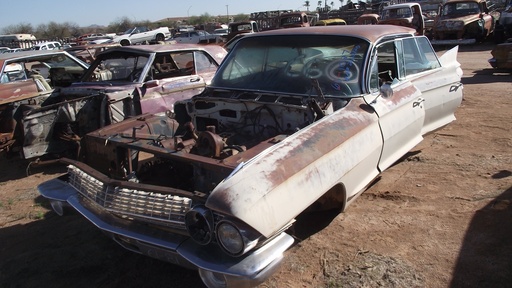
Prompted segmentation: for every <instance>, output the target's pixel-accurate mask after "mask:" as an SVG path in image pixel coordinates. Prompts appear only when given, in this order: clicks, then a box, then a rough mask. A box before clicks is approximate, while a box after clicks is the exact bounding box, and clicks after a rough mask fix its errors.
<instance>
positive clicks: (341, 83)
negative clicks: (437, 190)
mask: <svg viewBox="0 0 512 288" xmlns="http://www.w3.org/2000/svg"><path fill="white" fill-rule="evenodd" d="M457 51H458V50H457V47H455V48H453V49H451V50H449V51H446V52H445V53H444V54H443V55H442V56H441V57H438V56H437V54H436V52H435V51H434V49H433V48H432V46H431V45H430V42H429V40H428V39H427V38H426V37H425V36H416V35H415V30H414V29H411V28H406V27H401V26H394V25H375V26H374V27H372V29H368V28H367V27H366V26H364V25H343V26H323V27H307V28H294V29H279V30H272V31H266V32H260V33H254V34H250V35H246V36H244V37H242V38H241V39H240V40H238V42H237V43H236V44H235V45H234V47H233V49H232V50H231V51H230V52H229V54H228V55H227V57H226V58H225V59H224V61H223V62H222V64H221V66H220V67H219V70H218V71H217V72H216V74H215V77H214V78H213V79H212V83H211V84H210V85H209V86H208V87H207V88H206V89H205V91H204V92H203V93H201V94H199V95H197V96H194V97H193V98H191V99H188V100H185V101H181V102H179V103H176V104H175V110H174V113H173V114H169V115H166V116H158V115H142V116H141V117H139V118H132V119H127V120H126V121H123V122H120V123H117V124H113V125H110V126H108V127H105V128H103V129H100V130H97V131H94V132H91V133H89V134H87V135H86V137H85V138H84V142H83V144H84V146H83V147H84V150H86V153H85V154H86V157H84V158H83V159H81V160H80V161H75V160H69V159H62V163H66V164H67V165H68V173H67V174H65V175H63V176H62V177H59V178H57V179H53V180H50V181H47V182H44V183H42V184H40V185H39V186H38V190H39V192H40V193H41V195H42V196H44V197H46V198H47V199H49V200H50V203H51V205H52V207H53V209H54V210H55V212H57V213H58V214H59V215H63V214H64V212H65V211H66V209H68V207H72V208H74V209H75V210H77V211H79V212H80V214H82V215H83V216H85V218H87V219H88V220H89V221H90V222H92V223H93V224H94V225H95V226H97V227H98V228H99V229H101V230H102V231H103V232H105V233H106V234H107V235H109V236H110V237H111V238H112V239H114V240H115V241H116V242H117V243H119V244H120V245H121V246H123V247H125V248H126V249H129V250H132V251H137V252H138V253H142V254H145V255H148V256H151V257H155V258H157V259H161V260H164V261H168V262H171V263H173V264H176V265H181V266H184V267H187V268H192V269H197V270H198V271H199V275H200V277H201V279H202V280H203V282H204V283H205V284H206V286H208V287H232V286H233V287H252V286H255V285H258V284H259V283H262V282H263V281H265V280H266V279H268V278H269V277H270V276H271V275H272V274H273V273H274V272H275V271H276V270H277V269H278V268H279V266H280V264H281V263H282V259H283V257H284V253H285V251H286V250H287V249H288V248H290V247H291V246H292V245H293V243H294V241H295V239H294V237H293V231H294V229H293V227H294V224H295V223H296V221H297V220H298V217H299V216H300V215H303V214H304V213H306V212H308V211H315V210H327V209H336V210H337V211H345V210H346V209H347V207H348V206H349V205H350V204H351V203H353V202H354V201H355V200H356V199H357V198H358V196H359V195H360V194H361V193H362V192H363V191H364V190H365V187H367V186H368V185H370V184H371V183H372V181H373V180H374V179H375V178H376V177H378V175H379V174H380V172H381V171H384V170H385V169H386V168H388V167H390V166H391V165H392V164H393V163H394V162H395V161H397V160H399V159H400V158H401V157H403V155H404V154H406V153H407V152H408V151H409V150H410V149H412V148H413V147H415V145H417V144H418V143H419V142H420V141H421V140H422V135H425V134H426V133H429V132H432V131H434V130H436V129H439V128H441V127H443V126H445V125H447V124H449V123H450V122H452V121H453V120H454V119H455V115H454V112H455V110H456V109H457V107H458V106H459V105H460V103H461V101H462V94H463V93H462V92H463V91H462V88H463V87H462V83H461V82H460V81H461V77H462V69H461V68H460V63H459V62H458V61H457Z"/></svg>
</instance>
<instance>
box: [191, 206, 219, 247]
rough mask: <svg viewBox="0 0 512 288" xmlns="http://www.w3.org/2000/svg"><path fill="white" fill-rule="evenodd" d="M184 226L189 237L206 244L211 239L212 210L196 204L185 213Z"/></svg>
mask: <svg viewBox="0 0 512 288" xmlns="http://www.w3.org/2000/svg"><path fill="white" fill-rule="evenodd" d="M185 226H186V227H187V231H188V233H189V234H190V237H192V239H193V240H194V241H195V242H197V243H198V244H200V245H207V244H208V243H210V242H211V241H212V239H213V215H212V211H210V210H209V209H207V208H206V207H204V206H196V207H194V208H192V210H190V211H188V212H187V214H185Z"/></svg>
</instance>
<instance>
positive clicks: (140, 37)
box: [130, 27, 145, 44]
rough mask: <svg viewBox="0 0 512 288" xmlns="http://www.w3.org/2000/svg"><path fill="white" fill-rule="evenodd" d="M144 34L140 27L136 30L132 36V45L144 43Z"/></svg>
mask: <svg viewBox="0 0 512 288" xmlns="http://www.w3.org/2000/svg"><path fill="white" fill-rule="evenodd" d="M144 41H145V40H144V33H143V32H141V29H140V28H139V27H137V28H135V29H134V30H133V32H132V34H131V35H130V42H131V43H132V44H134V43H141V42H144Z"/></svg>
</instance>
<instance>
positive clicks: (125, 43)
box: [119, 39, 130, 46]
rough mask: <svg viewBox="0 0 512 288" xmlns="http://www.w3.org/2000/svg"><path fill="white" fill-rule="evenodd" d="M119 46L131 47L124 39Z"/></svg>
mask: <svg viewBox="0 0 512 288" xmlns="http://www.w3.org/2000/svg"><path fill="white" fill-rule="evenodd" d="M119 44H121V46H130V41H128V40H126V39H124V40H121V42H120V43H119Z"/></svg>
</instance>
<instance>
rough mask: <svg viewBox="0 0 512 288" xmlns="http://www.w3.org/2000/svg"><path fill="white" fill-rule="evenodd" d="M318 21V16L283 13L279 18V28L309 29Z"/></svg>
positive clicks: (301, 13) (303, 13) (302, 13)
mask: <svg viewBox="0 0 512 288" xmlns="http://www.w3.org/2000/svg"><path fill="white" fill-rule="evenodd" d="M317 21H318V14H307V13H305V12H290V13H283V14H281V15H280V16H279V28H293V27H311V26H314V25H315V23H316V22H317Z"/></svg>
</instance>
